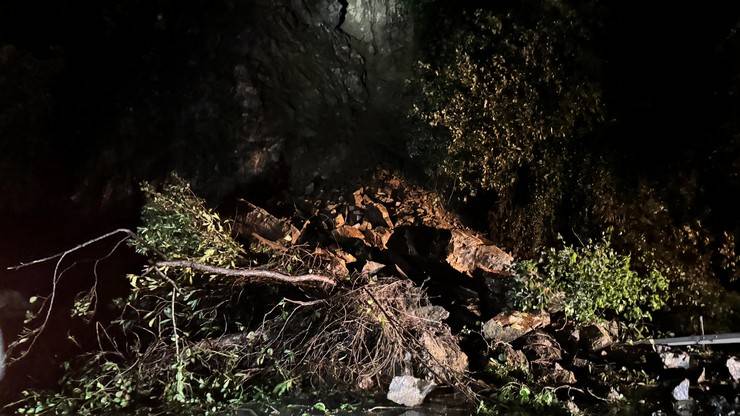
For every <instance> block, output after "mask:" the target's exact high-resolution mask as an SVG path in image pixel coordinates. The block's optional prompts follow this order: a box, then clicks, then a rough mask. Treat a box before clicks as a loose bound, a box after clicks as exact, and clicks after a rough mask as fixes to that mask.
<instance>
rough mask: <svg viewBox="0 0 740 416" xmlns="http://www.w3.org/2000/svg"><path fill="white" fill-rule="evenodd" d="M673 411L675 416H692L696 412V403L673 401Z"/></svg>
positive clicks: (691, 401)
mask: <svg viewBox="0 0 740 416" xmlns="http://www.w3.org/2000/svg"><path fill="white" fill-rule="evenodd" d="M673 411H674V412H675V413H676V415H677V416H692V415H693V414H694V413H695V411H696V402H694V401H693V400H691V399H687V400H678V401H675V402H673Z"/></svg>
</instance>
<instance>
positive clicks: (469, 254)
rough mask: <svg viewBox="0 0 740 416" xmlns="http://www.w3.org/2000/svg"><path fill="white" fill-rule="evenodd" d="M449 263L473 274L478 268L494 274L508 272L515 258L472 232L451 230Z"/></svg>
mask: <svg viewBox="0 0 740 416" xmlns="http://www.w3.org/2000/svg"><path fill="white" fill-rule="evenodd" d="M450 232H451V234H452V235H451V237H450V242H449V243H448V245H447V258H446V259H445V260H446V261H447V263H448V264H449V265H450V266H452V268H454V269H455V270H457V271H459V272H461V273H465V274H467V275H472V273H473V272H474V271H475V270H477V269H480V270H483V271H484V272H487V273H493V274H508V273H509V268H510V267H511V263H512V261H513V260H514V259H513V257H511V255H510V254H509V253H507V252H505V251H503V250H501V249H500V248H498V247H496V246H495V245H493V244H492V243H491V242H489V241H486V240H484V239H482V238H480V237H478V236H476V235H475V234H473V233H472V232H468V231H464V230H462V229H453V230H450Z"/></svg>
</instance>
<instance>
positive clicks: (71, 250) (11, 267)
mask: <svg viewBox="0 0 740 416" xmlns="http://www.w3.org/2000/svg"><path fill="white" fill-rule="evenodd" d="M119 233H123V234H128V236H129V237H134V236H136V234H135V233H134V232H133V231H131V230H129V229H127V228H119V229H117V230H113V231H111V232H109V233H107V234H103V235H101V236H100V237H96V238H93V239H92V240H88V241H85V242H84V243H82V244H80V245H78V246H76V247H73V248H71V249H69V250H65V251H62V252H61V253H57V254H54V255H51V256H49V257H44V258H43V259H38V260H34V261H29V262H28V263H21V264H19V265H17V266H10V267H8V268H7V270H18V269H22V268H24V267H28V266H33V265H34V264H39V263H44V262H47V261H49V260H54V259H56V258H59V257H64V256H66V255H67V254H69V253H72V252H74V251H77V250H80V249H83V248H85V247H87V246H89V245H90V244H94V243H97V242H98V241H100V240H105V239H106V238H108V237H110V236H112V235H116V234H119Z"/></svg>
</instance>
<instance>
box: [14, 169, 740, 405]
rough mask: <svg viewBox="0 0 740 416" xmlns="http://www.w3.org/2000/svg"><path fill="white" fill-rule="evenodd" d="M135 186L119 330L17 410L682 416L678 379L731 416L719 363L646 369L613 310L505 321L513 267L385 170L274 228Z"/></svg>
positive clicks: (643, 349) (254, 216) (85, 303)
mask: <svg viewBox="0 0 740 416" xmlns="http://www.w3.org/2000/svg"><path fill="white" fill-rule="evenodd" d="M143 191H144V193H145V194H146V196H147V198H148V202H147V204H146V205H145V207H144V208H143V212H142V224H141V226H140V227H139V228H138V229H137V232H136V233H124V234H123V238H122V239H121V240H119V241H118V243H117V245H116V246H119V245H120V244H122V243H123V242H124V241H127V242H128V244H130V245H131V246H133V247H134V248H135V249H136V250H137V251H138V252H139V253H141V254H143V255H145V256H147V259H148V260H149V261H148V264H147V265H146V266H145V267H144V269H143V270H142V271H141V272H140V273H137V274H132V275H130V276H129V280H130V282H131V293H130V294H129V296H128V297H127V298H126V299H119V300H118V301H117V302H116V305H117V307H119V308H120V310H121V316H120V319H118V320H116V321H114V322H112V323H111V324H109V325H103V324H101V323H96V324H95V326H96V328H97V333H98V344H99V345H98V350H97V351H95V352H93V353H90V354H88V355H86V356H84V357H81V358H80V359H78V360H76V361H74V362H72V363H65V369H66V375H65V377H64V378H63V379H62V380H61V382H60V387H59V389H57V390H53V391H38V390H32V391H27V392H26V393H25V395H24V397H23V398H22V400H21V401H20V402H18V403H16V404H14V405H13V406H14V408H15V409H16V410H17V411H18V412H19V413H24V414H81V415H85V414H89V415H92V414H117V413H125V414H152V413H156V412H161V411H163V409H164V410H166V411H167V412H178V413H183V414H185V413H192V414H220V412H223V411H229V410H233V409H236V408H241V407H245V406H253V405H254V404H255V403H262V402H265V403H267V404H266V406H267V407H265V409H267V408H269V406H270V405H269V400H270V398H272V399H275V398H276V397H280V396H286V397H287V396H290V395H291V394H294V393H295V394H298V392H300V391H302V390H312V391H313V390H314V389H315V388H319V389H321V388H334V389H342V390H347V391H362V392H366V394H369V393H378V392H381V393H383V394H384V393H386V392H387V393H388V395H387V397H388V398H389V399H391V400H393V401H396V402H397V403H400V404H404V405H409V406H413V405H419V404H421V403H422V402H423V401H424V399H425V396H426V395H427V394H429V393H430V392H432V391H433V390H435V389H437V390H440V391H444V390H445V389H447V391H452V392H454V394H455V395H457V396H458V398H459V399H460V400H461V401H464V402H466V403H468V404H470V405H471V406H475V405H477V406H478V411H479V412H486V411H491V412H496V411H504V412H509V411H513V409H518V408H520V407H529V408H532V407H533V408H536V409H548V411H549V412H551V413H553V412H571V413H573V412H578V405H580V406H586V407H591V408H595V409H599V406H612V405H614V404H615V403H626V402H624V397H625V395H633V394H640V392H644V391H658V392H659V395H662V396H660V397H664V398H665V399H666V400H665V401H664V402H663V403H664V404H665V406H667V407H670V406H673V407H675V408H676V409H679V410H680V409H684V408H686V407H691V406H693V407H691V408H692V409H693V408H696V403H694V402H693V401H692V398H691V397H684V396H685V395H682V396H681V397H680V400H679V399H675V400H674V399H671V396H670V394H671V392H672V391H673V389H674V388H675V387H676V386H677V385H678V384H679V382H683V381H682V380H683V379H690V382H689V383H688V384H686V383H684V384H682V385H683V386H686V385H688V386H689V390H688V391H689V392H692V390H693V392H694V393H696V392H697V390H698V397H699V398H700V399H701V400H702V402H701V403H702V406H705V407H706V406H715V405H717V403H719V405H718V406H720V407H721V408H722V409H725V410H728V409H731V408H732V407H733V406H734V407H737V403H736V402H735V401H736V399H735V398H734V397H735V396H732V393H731V391H732V388H733V386H735V387H736V386H737V384H736V383H737V379H736V378H735V379H732V378H730V377H728V375H727V371H728V369H730V368H734V367H732V366H730V364H727V366H725V365H724V364H722V365H719V364H718V363H719V362H720V361H718V360H719V358H718V357H719V356H718V355H711V354H706V353H704V354H703V355H698V354H696V352H692V354H693V355H694V356H695V357H696V359H694V360H693V361H691V363H692V364H691V365H690V366H689V365H688V364H687V365H684V364H683V363H688V361H689V360H688V358H685V359H684V358H682V359H681V360H662V361H661V359H662V358H661V357H663V356H665V357H668V355H665V354H668V352H666V351H661V352H662V353H663V354H664V355H663V356H661V355H658V353H657V352H656V351H654V350H652V349H651V348H649V347H647V346H645V345H642V346H628V345H625V344H624V343H622V342H621V341H624V339H625V338H627V337H628V336H629V334H630V332H629V331H630V329H629V327H628V326H626V325H625V324H624V323H620V322H618V321H617V320H616V318H617V317H618V316H617V315H614V318H615V319H601V320H599V321H598V322H593V323H582V322H576V321H574V320H572V319H568V314H567V311H563V308H562V302H560V303H561V305H560V306H559V307H558V306H557V305H555V306H550V305H548V306H547V307H545V308H543V309H544V310H540V309H538V310H529V311H522V310H516V308H515V307H514V306H513V305H514V302H512V300H511V299H510V296H511V294H512V288H516V284H521V276H518V275H516V264H515V263H514V261H513V258H512V257H511V256H510V255H509V254H507V253H506V252H504V251H503V250H501V249H500V248H498V247H496V246H495V245H494V244H492V243H491V242H490V241H489V240H487V239H486V238H485V237H484V236H482V235H481V234H479V233H477V232H475V231H474V230H472V229H470V228H468V227H466V226H465V225H464V224H463V223H462V221H461V220H460V219H459V218H458V217H457V216H455V215H453V214H452V213H450V212H449V211H448V210H446V209H445V207H444V204H443V202H442V200H441V199H440V197H439V196H438V195H436V194H435V193H433V192H430V191H427V190H424V189H422V188H421V187H419V186H416V185H413V184H410V183H408V182H407V181H404V180H402V179H401V178H399V177H397V176H395V175H393V174H390V173H388V172H383V171H381V172H378V173H377V174H375V175H374V176H373V177H372V179H370V180H368V181H367V183H366V184H365V185H364V186H362V187H356V188H352V189H348V190H341V189H340V190H331V191H326V190H323V189H319V188H318V187H316V186H314V185H310V186H309V187H308V188H307V189H306V192H305V195H303V196H302V197H300V198H296V199H295V200H294V201H292V204H290V207H291V208H290V209H289V210H286V209H285V208H284V207H285V205H284V206H283V208H282V209H281V210H282V211H283V216H276V215H273V214H272V213H271V212H269V211H268V210H266V209H264V208H261V207H259V206H256V205H254V204H252V203H250V202H248V201H245V200H240V201H239V202H238V204H237V208H236V212H235V213H234V214H233V220H230V221H223V220H222V219H221V217H220V216H219V214H218V213H216V212H214V211H213V210H210V209H208V208H207V207H206V206H205V204H204V202H203V201H202V200H201V199H199V198H198V197H197V196H195V195H194V194H193V193H192V191H190V188H189V186H188V185H187V183H185V182H184V181H183V180H181V179H179V178H177V177H173V178H172V179H171V180H170V182H169V183H167V184H165V185H164V186H163V187H160V188H154V187H152V186H150V185H144V186H143ZM119 235H120V234H119ZM64 257H65V256H62V258H61V259H59V261H60V262H61V260H63V258H64ZM60 264H61V265H62V266H63V264H62V263H60ZM62 270H63V268H62ZM62 274H63V271H62ZM59 278H60V276H59V275H57V274H56V272H55V275H54V279H55V280H56V279H59ZM96 285H97V283H96ZM96 296H97V295H96V287H93V288H91V290H90V291H89V292H86V293H81V294H80V295H79V296H78V298H77V300H76V301H75V304H74V307H73V309H72V311H71V314H72V316H73V317H76V319H85V320H90V322H91V324H92V321H93V320H94V318H95V313H96V309H97V308H98V305H97V303H98V301H97V298H96ZM561 298H562V296H561ZM51 302H52V303H53V301H51ZM39 304H40V306H39V308H38V309H37V310H36V311H35V315H34V316H31V317H29V319H28V323H29V330H28V331H27V332H25V333H24V334H23V335H22V337H21V338H20V339H19V340H17V341H16V342H15V343H14V344H13V345H11V348H10V351H9V357H11V360H12V359H13V357H15V358H16V359H17V358H22V357H23V355H24V352H25V351H27V349H28V348H31V347H32V346H33V344H34V342H35V337H37V336H38V335H39V332H41V331H43V326H44V316H45V315H46V313H47V312H48V311H49V308H51V307H52V306H51V305H50V302H49V300H48V299H47V300H45V301H43V302H40V303H39ZM57 313H58V312H57ZM670 357H673V356H672V355H671V356H670ZM724 358H726V357H724ZM724 358H723V359H724ZM674 361H676V362H680V363H681V364H680V365H673V364H671V363H673V362H674ZM723 362H724V361H723ZM726 362H727V363H735V361H731V359H727V361H726ZM676 367H678V368H676ZM699 368H701V369H702V370H703V371H702V372H701V376H699V374H698V372H697V371H698V369H699ZM694 373H697V374H694ZM732 374H733V377H734V373H732ZM658 375H659V376H660V381H656V377H657V376H658ZM700 377H701V378H700ZM733 383H735V384H733ZM710 385H711V386H712V390H711V391H712V392H713V393H708V392H709V391H710V390H709V389H708V386H710ZM698 386H702V388H701V389H697V387H698ZM705 387H707V388H705ZM715 391H716V394H715V393H714V392H715ZM682 392H683V390H682ZM687 394H688V393H687ZM715 396H716V397H715ZM717 397H721V398H722V400H724V401H722V400H720V399H717ZM576 403H578V405H577V404H576ZM656 404H657V405H661V406H662V404H661V401H660V400H657V401H655V402H653V403H650V404H649V405H650V406H655V405H656ZM715 407H716V406H715ZM263 410H264V409H263ZM643 410H644V409H643ZM302 411H303V410H302ZM728 411H729V410H728Z"/></svg>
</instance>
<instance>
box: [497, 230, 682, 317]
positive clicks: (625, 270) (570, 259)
mask: <svg viewBox="0 0 740 416" xmlns="http://www.w3.org/2000/svg"><path fill="white" fill-rule="evenodd" d="M515 271H516V273H515V275H516V278H515V280H516V282H517V285H516V287H515V289H514V290H513V291H512V298H513V300H514V305H515V306H516V307H518V308H520V309H523V310H531V309H551V308H559V307H562V309H563V311H564V312H565V315H566V317H568V318H571V319H574V320H575V321H577V322H580V323H589V322H595V321H598V320H600V319H603V318H606V317H607V316H608V314H610V313H612V314H616V315H618V316H620V317H622V318H624V319H626V320H628V321H631V322H635V321H639V320H642V319H650V318H651V312H652V311H655V310H658V309H660V308H661V307H663V305H664V304H665V299H666V297H667V288H668V280H667V279H666V278H665V277H664V276H663V275H662V274H661V273H660V272H658V271H657V270H655V269H651V270H648V271H647V274H646V275H640V274H638V273H637V272H635V271H634V270H633V269H632V267H631V262H630V256H629V255H622V254H619V253H617V252H616V251H615V250H614V249H613V248H612V247H611V243H610V240H609V239H607V238H604V239H602V240H601V241H599V242H596V243H594V242H589V243H588V244H586V245H585V246H583V247H573V246H570V245H564V247H563V248H562V249H560V250H556V249H555V248H551V249H550V250H547V251H545V252H544V253H543V255H542V257H541V258H540V260H539V261H537V262H534V261H522V262H519V263H518V264H517V265H516V270H515Z"/></svg>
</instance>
